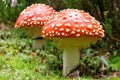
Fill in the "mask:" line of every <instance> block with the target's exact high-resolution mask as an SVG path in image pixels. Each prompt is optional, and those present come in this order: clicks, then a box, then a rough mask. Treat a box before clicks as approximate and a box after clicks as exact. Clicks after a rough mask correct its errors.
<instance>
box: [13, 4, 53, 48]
mask: <svg viewBox="0 0 120 80" xmlns="http://www.w3.org/2000/svg"><path fill="white" fill-rule="evenodd" d="M54 15H55V10H54V9H53V8H52V7H50V6H48V5H45V4H32V5H30V6H29V7H27V8H26V9H25V10H23V11H22V12H21V14H20V15H19V17H18V19H17V21H16V23H15V27H16V28H27V29H28V31H29V35H30V36H32V37H33V40H34V41H33V47H35V48H39V47H42V46H44V45H45V40H42V39H39V37H41V32H42V26H43V25H44V24H45V23H46V21H48V20H49V19H51V18H52V17H53V16H54Z"/></svg>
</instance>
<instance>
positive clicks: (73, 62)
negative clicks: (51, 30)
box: [63, 45, 80, 76]
mask: <svg viewBox="0 0 120 80" xmlns="http://www.w3.org/2000/svg"><path fill="white" fill-rule="evenodd" d="M73 47H74V48H73ZM79 59H80V52H79V47H77V46H71V45H68V46H66V47H64V52H63V76H67V75H68V74H69V73H70V72H71V71H72V70H73V69H74V68H75V67H77V65H79Z"/></svg>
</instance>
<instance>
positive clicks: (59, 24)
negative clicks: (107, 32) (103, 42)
mask: <svg viewBox="0 0 120 80" xmlns="http://www.w3.org/2000/svg"><path fill="white" fill-rule="evenodd" d="M42 36H43V37H45V38H46V39H52V40H53V42H54V43H55V44H56V45H57V47H58V48H59V49H61V50H63V76H67V75H68V74H69V73H70V72H71V71H72V70H73V69H74V68H75V67H77V65H79V61H80V60H79V59H80V51H79V50H80V49H82V48H86V47H89V46H90V44H95V43H96V42H97V41H98V40H100V39H101V38H102V37H104V30H103V29H102V25H100V23H99V22H98V21H97V20H95V18H94V17H92V16H90V15H89V14H88V13H86V12H84V11H83V10H77V9H65V10H61V11H60V12H58V14H57V15H56V16H55V17H54V18H53V19H51V20H50V21H48V22H47V23H46V24H45V25H44V26H43V29H42Z"/></svg>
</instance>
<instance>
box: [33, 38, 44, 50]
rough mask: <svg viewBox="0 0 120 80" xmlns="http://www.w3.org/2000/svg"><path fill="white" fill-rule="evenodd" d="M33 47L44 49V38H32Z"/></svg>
mask: <svg viewBox="0 0 120 80" xmlns="http://www.w3.org/2000/svg"><path fill="white" fill-rule="evenodd" d="M33 47H34V48H41V49H45V47H46V40H44V39H35V40H33Z"/></svg>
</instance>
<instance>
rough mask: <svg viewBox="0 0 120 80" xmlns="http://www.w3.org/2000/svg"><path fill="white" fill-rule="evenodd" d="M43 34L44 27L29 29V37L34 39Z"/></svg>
mask: <svg viewBox="0 0 120 80" xmlns="http://www.w3.org/2000/svg"><path fill="white" fill-rule="evenodd" d="M41 32H42V27H41V26H38V27H34V26H33V27H29V28H28V35H29V36H32V37H33V38H37V37H40V36H41Z"/></svg>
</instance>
